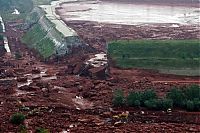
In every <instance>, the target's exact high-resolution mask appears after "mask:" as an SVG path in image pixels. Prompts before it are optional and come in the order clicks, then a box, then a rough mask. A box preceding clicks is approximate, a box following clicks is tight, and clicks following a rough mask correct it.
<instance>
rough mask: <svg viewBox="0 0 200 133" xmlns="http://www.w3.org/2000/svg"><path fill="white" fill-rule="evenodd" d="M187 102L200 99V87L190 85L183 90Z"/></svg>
mask: <svg viewBox="0 0 200 133" xmlns="http://www.w3.org/2000/svg"><path fill="white" fill-rule="evenodd" d="M183 92H184V94H185V96H186V99H187V100H193V99H195V98H200V87H199V86H198V85H192V86H190V87H188V88H186V89H184V90H183Z"/></svg>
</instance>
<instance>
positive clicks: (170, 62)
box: [108, 40, 200, 75]
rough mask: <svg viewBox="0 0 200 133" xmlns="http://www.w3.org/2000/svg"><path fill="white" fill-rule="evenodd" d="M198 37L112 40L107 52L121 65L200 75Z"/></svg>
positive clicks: (117, 64) (199, 44) (199, 43)
mask: <svg viewBox="0 0 200 133" xmlns="http://www.w3.org/2000/svg"><path fill="white" fill-rule="evenodd" d="M199 48H200V42H199V40H165V41H164V40H163V41H162V40H135V41H115V42H111V43H110V44H109V45H108V53H109V56H110V57H111V58H112V59H113V60H114V61H115V63H116V64H115V65H116V66H118V67H121V68H144V69H156V70H159V71H160V72H163V73H170V74H178V75H200V72H199V69H200V49H199Z"/></svg>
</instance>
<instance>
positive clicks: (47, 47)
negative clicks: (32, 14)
mask: <svg viewBox="0 0 200 133" xmlns="http://www.w3.org/2000/svg"><path fill="white" fill-rule="evenodd" d="M46 34H47V33H46V32H45V31H44V30H43V29H42V28H41V26H40V25H39V24H35V25H34V26H33V27H32V28H31V29H30V30H29V31H28V32H27V33H26V34H25V35H24V36H23V37H22V39H21V40H22V42H23V43H25V44H27V45H28V47H30V48H34V49H36V50H37V51H38V52H39V53H40V55H41V56H42V57H44V58H48V57H49V56H51V55H52V54H53V53H54V47H55V46H54V43H53V42H52V41H51V40H50V39H49V38H47V37H46Z"/></svg>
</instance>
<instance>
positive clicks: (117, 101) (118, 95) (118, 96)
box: [113, 89, 124, 107]
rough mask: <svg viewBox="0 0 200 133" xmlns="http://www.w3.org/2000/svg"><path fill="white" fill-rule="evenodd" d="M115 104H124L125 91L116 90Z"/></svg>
mask: <svg viewBox="0 0 200 133" xmlns="http://www.w3.org/2000/svg"><path fill="white" fill-rule="evenodd" d="M113 105H114V106H116V107H119V106H123V105H124V93H123V91H122V90H120V89H118V90H116V91H114V96H113Z"/></svg>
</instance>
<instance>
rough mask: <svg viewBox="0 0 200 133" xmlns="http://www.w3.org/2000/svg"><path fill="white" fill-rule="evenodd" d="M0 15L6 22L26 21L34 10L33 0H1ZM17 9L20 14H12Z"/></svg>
mask: <svg viewBox="0 0 200 133" xmlns="http://www.w3.org/2000/svg"><path fill="white" fill-rule="evenodd" d="M0 7H1V8H0V15H1V16H2V17H3V18H4V20H6V21H7V20H16V19H25V18H26V16H27V14H28V13H29V12H30V11H31V10H32V9H33V2H32V0H0ZM14 9H17V10H18V11H19V12H20V14H19V15H15V14H12V12H13V11H14Z"/></svg>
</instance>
